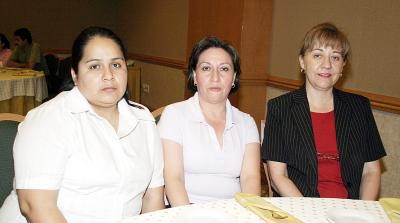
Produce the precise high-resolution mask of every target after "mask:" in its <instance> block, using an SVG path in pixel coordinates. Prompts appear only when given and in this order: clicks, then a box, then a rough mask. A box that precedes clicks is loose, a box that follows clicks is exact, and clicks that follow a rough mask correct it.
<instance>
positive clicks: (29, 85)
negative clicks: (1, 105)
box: [0, 68, 48, 102]
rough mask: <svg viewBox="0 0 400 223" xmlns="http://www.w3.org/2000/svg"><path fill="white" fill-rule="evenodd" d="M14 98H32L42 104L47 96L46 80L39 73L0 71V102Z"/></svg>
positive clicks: (3, 69)
mask: <svg viewBox="0 0 400 223" xmlns="http://www.w3.org/2000/svg"><path fill="white" fill-rule="evenodd" d="M15 96H34V97H35V100H36V101H39V102H42V101H43V99H45V98H46V97H47V96H48V92H47V85H46V78H45V76H44V73H43V72H41V71H34V70H29V69H7V68H1V69H0V101H3V100H8V99H11V98H12V97H15Z"/></svg>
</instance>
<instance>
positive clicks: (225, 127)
mask: <svg viewBox="0 0 400 223" xmlns="http://www.w3.org/2000/svg"><path fill="white" fill-rule="evenodd" d="M188 68H189V69H188V70H189V80H188V87H189V89H191V90H192V91H193V92H195V94H194V96H193V97H191V98H189V99H188V100H186V101H182V102H178V103H175V104H172V105H169V106H167V107H166V108H165V110H164V112H163V114H162V116H161V119H160V122H159V124H158V128H159V132H160V137H161V139H162V144H163V149H164V162H165V165H164V177H165V190H166V195H167V199H168V201H169V204H170V205H171V206H178V205H186V204H189V203H201V202H207V201H213V200H216V199H226V198H232V197H233V196H234V193H235V192H247V193H252V194H257V195H259V194H260V166H259V164H260V145H259V135H258V130H257V126H256V124H255V122H254V119H253V118H252V117H251V116H250V115H248V114H246V113H243V112H241V111H239V110H238V109H237V108H235V107H233V106H232V105H231V104H230V103H229V100H228V95H229V94H230V93H232V92H235V91H237V90H238V88H239V77H240V72H241V70H240V61H239V55H238V53H237V52H236V50H235V49H234V48H233V47H232V46H231V45H230V44H229V43H227V42H224V41H220V40H219V39H217V38H215V37H208V38H205V39H203V40H201V41H200V42H199V43H197V45H196V46H195V47H194V48H193V50H192V54H191V57H190V61H189V67H188Z"/></svg>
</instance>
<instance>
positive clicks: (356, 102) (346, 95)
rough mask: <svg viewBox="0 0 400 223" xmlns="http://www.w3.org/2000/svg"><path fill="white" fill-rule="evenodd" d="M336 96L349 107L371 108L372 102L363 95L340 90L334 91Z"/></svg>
mask: <svg viewBox="0 0 400 223" xmlns="http://www.w3.org/2000/svg"><path fill="white" fill-rule="evenodd" d="M334 95H335V97H337V99H338V100H340V101H343V102H345V103H347V104H349V105H353V107H354V106H355V107H359V106H362V107H364V106H367V107H370V101H369V99H368V98H367V97H364V96H362V95H358V94H354V93H350V92H346V91H342V90H339V89H334Z"/></svg>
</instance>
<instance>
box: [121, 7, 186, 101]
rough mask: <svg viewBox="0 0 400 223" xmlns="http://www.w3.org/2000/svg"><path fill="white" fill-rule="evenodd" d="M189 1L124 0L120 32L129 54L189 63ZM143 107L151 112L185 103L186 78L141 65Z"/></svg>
mask: <svg viewBox="0 0 400 223" xmlns="http://www.w3.org/2000/svg"><path fill="white" fill-rule="evenodd" d="M188 4H189V3H188V1H187V0H164V1H160V0H146V1H141V0H133V1H131V0H121V1H120V8H119V13H118V26H117V31H118V33H120V34H121V38H122V39H123V40H124V42H125V44H126V46H127V48H128V51H129V53H135V54H143V55H146V56H153V57H161V58H167V59H174V60H181V61H185V60H186V42H187V41H186V39H187V28H188V27H187V26H188ZM135 64H136V66H139V67H140V68H141V71H142V72H141V82H142V86H143V84H148V85H149V87H150V91H149V92H148V93H146V92H144V91H143V88H142V89H141V101H140V102H141V103H142V104H144V105H146V106H148V107H149V108H150V109H155V108H158V107H162V106H165V105H167V104H170V103H173V102H177V101H181V100H184V86H185V81H186V80H185V76H184V74H183V72H182V71H181V70H179V69H174V68H170V67H166V66H159V65H154V64H149V63H143V62H140V61H136V62H135Z"/></svg>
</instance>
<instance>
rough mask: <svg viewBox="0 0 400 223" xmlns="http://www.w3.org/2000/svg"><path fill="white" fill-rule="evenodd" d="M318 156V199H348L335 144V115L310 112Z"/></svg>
mask: <svg viewBox="0 0 400 223" xmlns="http://www.w3.org/2000/svg"><path fill="white" fill-rule="evenodd" d="M311 120H312V126H313V132H314V140H315V147H316V149H317V156H318V192H319V195H320V197H329V198H348V194H347V190H346V187H345V186H344V184H343V180H342V176H341V173H340V165H339V155H338V147H337V143H336V128H335V115H334V113H333V111H331V112H328V113H315V112H311Z"/></svg>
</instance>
